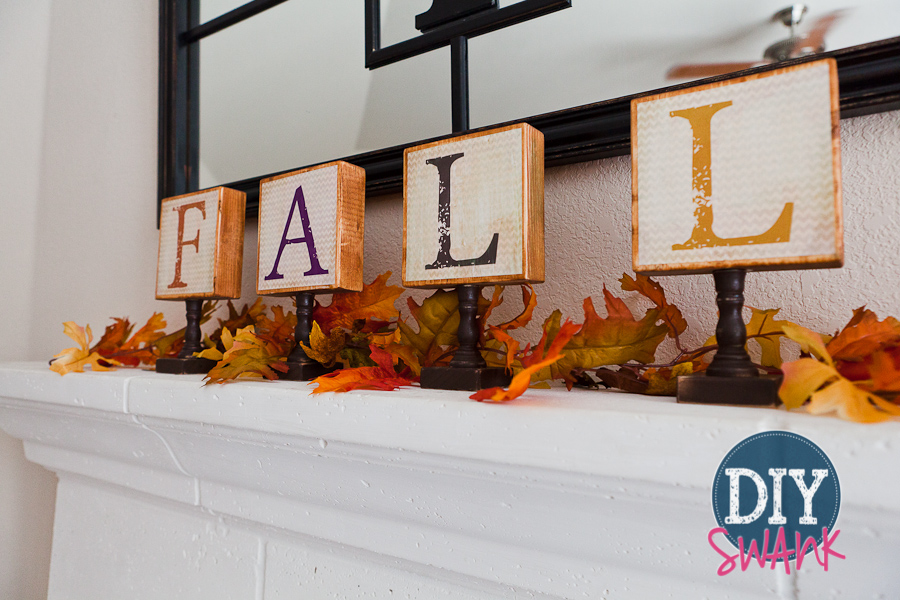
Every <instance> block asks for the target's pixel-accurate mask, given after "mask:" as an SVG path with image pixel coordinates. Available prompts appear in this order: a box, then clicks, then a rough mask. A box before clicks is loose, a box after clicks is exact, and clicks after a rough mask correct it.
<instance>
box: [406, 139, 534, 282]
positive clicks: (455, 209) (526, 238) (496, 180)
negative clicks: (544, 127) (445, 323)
mask: <svg viewBox="0 0 900 600" xmlns="http://www.w3.org/2000/svg"><path fill="white" fill-rule="evenodd" d="M403 231H404V235H403V285H404V286H406V287H422V288H441V287H450V286H455V285H464V284H489V283H504V284H514V283H540V282H542V281H543V280H544V136H543V134H541V132H540V131H538V130H537V129H535V128H533V127H531V126H530V125H527V124H520V125H513V126H510V127H501V128H498V129H493V130H490V131H485V132H480V133H474V134H469V135H463V136H459V137H455V138H451V139H446V140H441V141H438V142H432V143H429V144H423V145H421V146H416V147H414V148H408V149H407V150H406V151H405V153H404V160H403Z"/></svg>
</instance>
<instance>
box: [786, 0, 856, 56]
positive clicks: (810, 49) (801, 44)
mask: <svg viewBox="0 0 900 600" xmlns="http://www.w3.org/2000/svg"><path fill="white" fill-rule="evenodd" d="M843 15H844V11H842V10H835V11H832V12H830V13H826V14H824V15H822V16H821V17H819V18H818V19H816V21H815V22H814V23H813V26H812V29H810V30H809V32H808V33H807V34H806V35H803V36H801V37H800V38H798V39H797V43H796V44H795V45H794V50H793V52H792V53H791V54H792V55H793V56H802V55H803V54H809V53H816V52H824V50H825V34H827V33H828V30H829V29H831V28H832V27H833V26H834V24H835V23H836V22H837V21H838V20H840V18H841V17H842V16H843Z"/></svg>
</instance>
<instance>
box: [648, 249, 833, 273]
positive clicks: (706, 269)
mask: <svg viewBox="0 0 900 600" xmlns="http://www.w3.org/2000/svg"><path fill="white" fill-rule="evenodd" d="M842 266H844V259H843V256H839V255H837V254H815V255H809V256H791V257H787V258H768V259H762V260H721V261H705V262H696V263H679V265H678V266H677V267H674V266H671V265H668V264H659V265H638V266H637V267H636V268H635V269H634V272H635V273H641V274H643V275H699V274H703V273H712V272H713V271H718V270H720V269H746V270H748V271H790V270H804V269H835V268H840V267H842Z"/></svg>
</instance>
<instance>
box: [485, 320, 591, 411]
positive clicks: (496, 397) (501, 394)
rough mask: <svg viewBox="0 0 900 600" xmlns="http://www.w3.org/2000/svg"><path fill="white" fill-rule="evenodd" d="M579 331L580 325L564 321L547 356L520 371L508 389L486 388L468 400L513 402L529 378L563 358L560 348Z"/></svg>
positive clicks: (526, 387)
mask: <svg viewBox="0 0 900 600" xmlns="http://www.w3.org/2000/svg"><path fill="white" fill-rule="evenodd" d="M579 329H581V326H580V325H577V324H575V323H572V322H571V321H566V322H565V323H563V324H562V325H561V326H560V328H559V332H558V333H557V335H556V338H555V339H554V340H553V343H552V344H551V345H550V349H549V350H548V351H547V356H546V357H545V358H543V359H542V360H540V361H538V362H534V363H532V364H531V365H530V366H528V367H526V368H524V369H522V370H521V371H520V372H519V373H518V374H516V376H515V377H513V378H512V381H511V382H510V384H509V389H507V390H504V389H503V388H502V387H494V388H488V389H486V390H480V391H478V392H475V393H474V394H472V395H471V396H469V398H471V399H472V400H478V401H479V402H486V401H487V402H509V401H510V400H515V399H516V398H518V397H519V396H521V395H522V394H524V393H525V391H526V390H527V389H528V386H529V384H530V383H531V377H532V375H534V374H535V373H537V372H538V371H540V370H541V369H545V368H547V367H549V366H550V365H552V364H553V363H555V362H556V361H558V360H559V359H561V358H563V354H562V352H561V350H562V348H563V347H564V346H565V345H566V344H567V343H568V342H569V341H570V340H571V339H572V336H573V335H575V333H576V332H577V331H578V330H579Z"/></svg>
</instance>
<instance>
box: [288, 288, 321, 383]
mask: <svg viewBox="0 0 900 600" xmlns="http://www.w3.org/2000/svg"><path fill="white" fill-rule="evenodd" d="M315 299H316V295H315V294H314V293H313V292H297V295H296V296H295V301H296V304H297V326H296V327H295V328H294V341H295V343H296V345H295V346H294V349H293V350H292V351H291V353H290V354H289V355H288V358H287V366H288V371H287V373H284V374H283V375H282V374H279V375H278V379H289V380H291V381H312V380H313V379H315V378H316V377H319V376H321V375H324V374H325V373H330V372H332V371H334V368H330V367H326V366H325V365H323V364H322V363H320V362H316V361H314V360H313V359H311V358H310V357H309V356H307V355H306V351H305V350H303V346H301V345H300V342H303V343H304V344H306V345H307V346H309V334H310V333H311V332H312V322H313V321H312V313H313V304H314V303H315Z"/></svg>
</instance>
